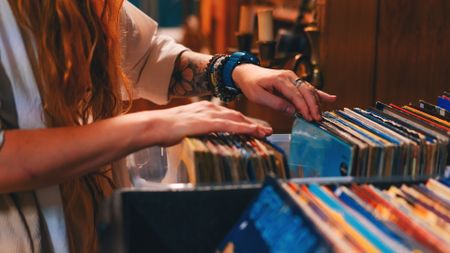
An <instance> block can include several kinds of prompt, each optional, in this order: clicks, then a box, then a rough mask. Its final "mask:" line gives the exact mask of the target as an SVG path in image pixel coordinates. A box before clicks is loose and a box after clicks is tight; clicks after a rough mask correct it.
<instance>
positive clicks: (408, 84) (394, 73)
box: [376, 0, 450, 104]
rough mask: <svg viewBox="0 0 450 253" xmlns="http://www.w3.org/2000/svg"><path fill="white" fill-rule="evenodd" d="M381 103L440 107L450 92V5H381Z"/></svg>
mask: <svg viewBox="0 0 450 253" xmlns="http://www.w3.org/2000/svg"><path fill="white" fill-rule="evenodd" d="M377 51H378V57H377V62H378V63H377V82H376V87H377V89H376V97H377V98H378V99H381V100H384V101H386V102H395V103H398V104H404V103H408V102H412V101H417V100H418V99H422V98H423V99H426V100H429V101H430V102H435V101H436V97H437V96H438V94H440V93H442V91H443V90H449V89H450V1H448V0H380V24H379V39H378V50H377Z"/></svg>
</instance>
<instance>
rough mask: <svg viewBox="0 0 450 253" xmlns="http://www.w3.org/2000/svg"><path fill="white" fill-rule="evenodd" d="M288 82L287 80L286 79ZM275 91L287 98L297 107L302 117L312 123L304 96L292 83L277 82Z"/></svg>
mask: <svg viewBox="0 0 450 253" xmlns="http://www.w3.org/2000/svg"><path fill="white" fill-rule="evenodd" d="M286 80H287V79H286ZM274 87H275V89H277V90H278V91H279V92H281V94H282V95H283V96H285V97H286V98H287V99H288V100H289V101H290V102H291V103H293V104H294V105H295V108H297V111H300V113H301V114H302V116H303V117H304V118H305V119H306V120H308V121H311V120H312V117H311V112H310V110H309V107H308V105H307V103H306V101H305V98H304V96H303V94H302V93H301V92H300V91H299V90H298V89H297V87H295V85H294V84H293V83H292V82H290V81H282V82H276V83H275V85H274Z"/></svg>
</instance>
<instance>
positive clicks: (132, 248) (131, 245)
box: [98, 177, 428, 253]
mask: <svg viewBox="0 0 450 253" xmlns="http://www.w3.org/2000/svg"><path fill="white" fill-rule="evenodd" d="M427 179H428V177H392V178H354V177H337V178H298V179H291V180H290V181H291V182H294V183H297V184H311V183H317V184H320V185H327V186H330V187H332V188H333V187H334V186H341V185H350V184H353V183H361V184H362V183H370V184H373V185H374V186H376V187H377V188H381V189H383V188H387V187H389V186H391V185H396V186H399V185H401V184H407V185H410V184H419V183H423V182H425V181H426V180H427ZM260 189H261V184H240V185H222V186H196V187H192V186H187V185H184V186H181V185H172V187H170V186H164V187H163V188H161V189H142V188H141V189H129V190H121V191H116V192H114V194H113V195H112V197H111V198H110V199H108V200H107V201H106V202H105V203H104V206H103V208H102V211H101V214H100V217H101V218H100V222H99V224H98V233H99V238H100V245H101V252H105V253H106V252H108V253H114V252H124V253H136V252H199V253H201V252H214V251H215V249H216V247H217V246H218V245H219V243H220V242H221V241H222V240H223V239H224V237H225V236H226V235H227V233H228V232H229V231H230V230H231V229H232V227H233V226H234V225H235V224H236V222H237V221H238V220H239V218H240V217H241V215H242V213H243V212H244V211H245V210H246V208H247V207H248V206H249V204H250V203H251V202H252V200H254V199H255V198H256V196H257V195H258V193H259V190H260Z"/></svg>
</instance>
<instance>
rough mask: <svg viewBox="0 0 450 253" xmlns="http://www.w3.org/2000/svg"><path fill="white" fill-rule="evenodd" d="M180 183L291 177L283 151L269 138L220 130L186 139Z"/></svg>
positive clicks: (182, 154) (229, 181) (183, 144)
mask: <svg viewBox="0 0 450 253" xmlns="http://www.w3.org/2000/svg"><path fill="white" fill-rule="evenodd" d="M180 145H181V149H182V151H181V157H180V158H181V163H180V167H179V173H178V174H179V175H181V176H179V179H178V182H190V183H192V184H198V183H231V182H233V183H235V182H244V181H263V180H264V178H265V177H266V176H267V175H273V176H277V177H279V178H288V177H289V175H288V173H289V170H288V168H287V160H286V156H285V154H284V151H283V150H282V149H281V148H279V147H277V146H276V145H275V144H273V143H270V142H269V141H267V140H261V139H256V138H253V137H250V136H243V135H232V134H227V133H217V134H211V135H206V136H198V137H189V138H185V139H184V140H183V141H182V143H181V144H180Z"/></svg>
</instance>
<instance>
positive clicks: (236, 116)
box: [210, 109, 255, 124]
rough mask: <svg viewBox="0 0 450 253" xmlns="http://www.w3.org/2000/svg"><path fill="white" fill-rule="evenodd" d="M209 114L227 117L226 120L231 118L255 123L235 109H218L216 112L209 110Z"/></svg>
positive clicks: (214, 116) (216, 116)
mask: <svg viewBox="0 0 450 253" xmlns="http://www.w3.org/2000/svg"><path fill="white" fill-rule="evenodd" d="M210 116H211V117H212V118H221V119H227V120H232V121H237V122H244V123H248V124H254V123H255V122H253V121H252V120H251V119H249V118H247V117H245V116H244V115H243V114H242V113H240V112H238V111H235V110H230V109H226V110H222V111H218V112H216V111H213V112H210Z"/></svg>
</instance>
